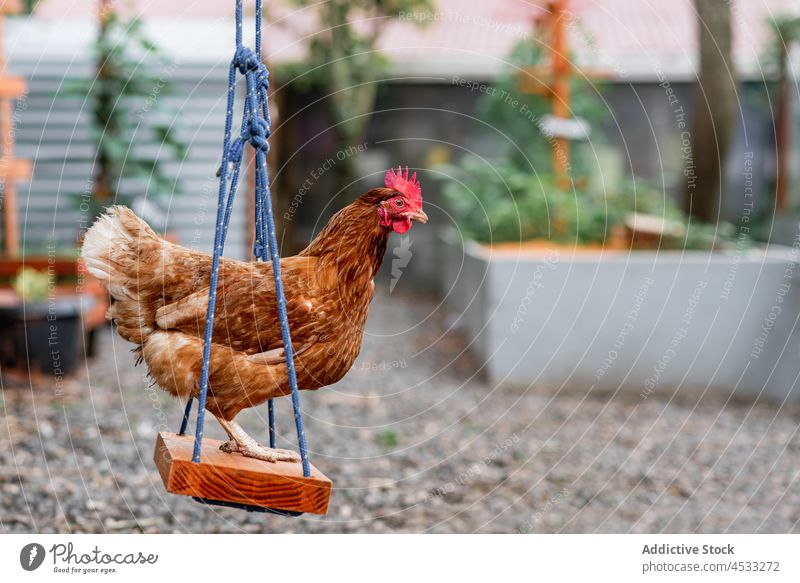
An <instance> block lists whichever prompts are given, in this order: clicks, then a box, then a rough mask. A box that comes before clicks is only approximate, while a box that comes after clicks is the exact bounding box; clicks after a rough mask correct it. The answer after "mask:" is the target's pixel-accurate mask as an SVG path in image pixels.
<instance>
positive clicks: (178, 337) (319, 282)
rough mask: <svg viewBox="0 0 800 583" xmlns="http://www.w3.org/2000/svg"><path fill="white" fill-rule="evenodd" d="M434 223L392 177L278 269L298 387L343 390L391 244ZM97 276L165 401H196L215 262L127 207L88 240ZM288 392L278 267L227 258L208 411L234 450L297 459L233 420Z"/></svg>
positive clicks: (112, 314)
mask: <svg viewBox="0 0 800 583" xmlns="http://www.w3.org/2000/svg"><path fill="white" fill-rule="evenodd" d="M412 220H417V221H420V222H423V223H424V222H426V221H427V216H426V215H425V213H424V212H423V211H422V196H421V192H420V188H419V183H418V182H416V175H414V176H412V177H411V178H410V179H409V178H408V171H407V170H406V172H405V174H401V173H394V172H393V171H390V172H389V173H387V175H386V188H375V189H372V190H370V191H368V192H367V193H365V194H364V195H362V196H361V197H360V198H358V199H357V200H356V201H355V202H353V203H352V204H350V205H349V206H347V207H345V208H344V209H342V210H341V211H339V212H338V213H337V214H336V215H334V217H333V218H332V219H331V220H330V222H329V223H328V224H327V226H326V227H325V228H324V229H323V230H322V231H321V232H320V233H319V235H318V236H317V237H316V238H315V239H314V240H313V241H312V242H311V244H310V245H309V246H308V247H307V248H306V249H305V250H303V251H302V252H301V253H300V254H298V255H296V256H294V257H286V258H283V259H281V270H282V275H283V281H284V287H285V292H286V305H287V311H288V316H289V323H290V330H291V337H292V344H293V348H294V353H295V364H296V368H297V382H298V386H299V388H300V389H304V390H315V389H319V388H320V387H324V386H326V385H330V384H332V383H335V382H337V381H338V380H340V379H341V378H342V377H343V376H344V375H345V373H346V372H347V371H348V370H349V369H350V368H351V367H352V365H353V361H354V360H355V358H356V356H358V353H359V350H360V348H361V339H362V336H363V333H364V325H365V323H366V319H367V310H368V308H369V304H370V301H371V300H372V295H373V291H374V287H375V286H374V283H373V278H374V277H375V274H376V273H377V271H378V269H379V268H380V265H381V262H382V260H383V255H384V252H385V251H386V244H387V241H388V238H389V235H390V234H391V232H392V231H394V232H398V233H404V232H406V231H407V230H408V229H409V228H410V227H411V221H412ZM82 254H83V258H84V261H85V262H86V266H87V268H88V270H89V271H90V272H91V273H92V274H93V275H95V276H96V277H98V278H100V280H101V281H103V282H104V283H105V285H106V286H107V287H108V290H109V292H110V294H111V296H112V298H113V303H112V306H111V308H110V309H109V311H108V317H109V318H110V319H112V320H113V321H114V323H115V324H116V326H117V331H118V332H119V334H120V336H122V337H123V338H125V339H126V340H128V341H130V342H133V343H134V344H137V345H138V346H137V347H136V349H135V350H136V351H137V352H138V355H139V358H140V359H142V360H144V362H145V363H146V364H147V367H148V369H149V372H150V375H151V377H152V378H153V379H154V381H155V382H156V383H157V384H158V385H159V386H160V387H161V388H163V389H164V390H165V391H167V392H169V393H170V394H172V395H173V396H175V397H180V398H182V399H187V398H188V397H189V396H195V397H196V396H197V394H198V391H199V383H200V371H201V367H202V352H203V332H204V325H205V318H206V308H207V303H208V291H209V290H208V287H209V278H210V272H211V256H210V255H209V254H207V253H202V252H199V251H194V250H191V249H187V248H186V247H182V246H180V245H176V244H173V243H169V242H167V241H165V240H164V239H162V238H161V237H159V236H158V235H157V234H156V233H155V232H154V231H153V230H152V229H151V228H150V227H149V226H148V225H147V224H146V223H145V222H144V221H143V220H141V219H140V218H139V217H137V216H136V215H135V214H134V213H133V211H131V210H130V209H128V208H126V207H122V206H117V207H112V208H110V209H109V210H108V212H107V214H105V215H103V216H101V217H100V218H99V219H98V220H97V221H96V222H95V224H94V225H93V226H92V228H91V229H89V231H88V232H87V233H86V238H85V240H84V244H83V250H82ZM289 392H290V388H289V381H288V372H287V367H286V362H285V355H284V352H283V341H282V340H281V331H280V323H279V320H278V309H277V303H276V297H275V286H274V282H273V276H272V265H271V263H262V262H251V263H246V262H241V261H235V260H232V259H224V258H223V259H222V261H221V263H220V271H219V285H218V288H217V306H216V317H215V321H214V330H213V340H212V348H211V361H210V366H209V387H208V398H207V401H206V409H207V410H208V411H209V412H210V413H212V414H213V415H214V416H215V417H216V418H217V419H218V420H219V422H220V424H221V425H222V427H223V428H224V429H225V431H226V432H227V433H228V436H229V438H230V440H229V441H228V442H227V443H225V444H224V445H223V447H222V449H224V450H225V451H229V452H240V453H242V454H243V455H246V456H248V457H254V458H258V459H263V460H267V461H276V460H291V461H296V460H297V459H298V456H297V454H295V453H294V452H292V451H287V450H276V449H270V448H266V447H263V446H261V445H259V444H258V443H256V441H255V440H253V439H252V438H251V437H250V436H248V435H247V434H246V433H245V432H244V431H243V430H242V428H241V427H240V426H239V425H238V424H237V423H236V422H235V421H234V417H236V415H237V414H238V413H239V412H240V411H241V410H242V409H246V408H248V407H255V406H257V405H260V404H261V403H263V402H265V401H266V400H268V399H272V398H273V397H278V396H281V395H286V394H288V393H289Z"/></svg>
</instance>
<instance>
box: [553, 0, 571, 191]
mask: <svg viewBox="0 0 800 583" xmlns="http://www.w3.org/2000/svg"><path fill="white" fill-rule="evenodd" d="M550 10H551V12H550V18H551V19H552V34H553V40H552V44H553V46H552V64H551V67H552V71H553V72H552V76H553V81H552V94H551V100H552V102H553V115H554V116H555V117H557V118H561V119H568V118H569V117H570V91H569V82H570V77H571V74H572V67H571V65H570V62H569V54H568V51H569V49H568V43H567V29H566V22H565V18H566V10H567V6H566V0H553V2H551V4H550ZM553 140H554V141H553V170H554V171H555V173H556V178H557V180H558V185H559V187H560V188H562V189H565V188H568V187H569V172H570V162H569V159H570V158H569V140H568V139H567V138H565V137H563V136H555V137H554V138H553Z"/></svg>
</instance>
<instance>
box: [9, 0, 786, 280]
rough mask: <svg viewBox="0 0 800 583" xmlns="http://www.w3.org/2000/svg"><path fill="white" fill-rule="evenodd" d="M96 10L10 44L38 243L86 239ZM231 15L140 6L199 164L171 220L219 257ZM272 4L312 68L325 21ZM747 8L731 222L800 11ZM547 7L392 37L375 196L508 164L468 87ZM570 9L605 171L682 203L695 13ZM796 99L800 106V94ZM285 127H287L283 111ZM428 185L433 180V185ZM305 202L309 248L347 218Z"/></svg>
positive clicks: (472, 16)
mask: <svg viewBox="0 0 800 583" xmlns="http://www.w3.org/2000/svg"><path fill="white" fill-rule="evenodd" d="M95 4H96V3H95V2H90V1H88V0H83V1H74V0H42V2H40V4H39V7H38V8H37V11H36V14H35V16H34V17H19V18H16V19H14V20H13V21H12V22H10V23H9V26H8V30H7V33H6V34H7V40H6V43H7V48H8V51H9V54H10V59H11V65H10V66H11V68H12V69H13V71H14V72H15V73H17V74H21V75H24V76H26V77H28V78H29V79H30V95H29V97H28V99H27V101H26V103H25V107H24V108H22V107H21V108H18V109H19V111H18V112H17V113H18V118H19V123H18V128H17V141H18V144H19V146H18V148H19V152H20V155H21V156H23V157H27V158H31V159H34V160H35V161H36V164H35V172H34V178H33V181H32V183H31V184H30V185H29V187H28V188H23V189H22V192H21V195H20V196H21V198H22V200H21V204H20V213H21V214H22V217H21V220H22V221H23V223H24V225H25V231H24V236H25V237H26V238H27V239H29V240H36V239H38V238H44V237H46V236H47V235H48V234H49V233H50V231H51V230H52V229H53V228H54V225H55V233H56V236H57V238H59V239H62V240H64V241H70V240H71V238H72V237H74V234H75V226H74V225H75V224H76V220H77V219H76V213H77V210H76V208H75V205H74V203H73V202H72V200H71V198H70V194H71V193H75V192H80V191H82V190H84V189H86V188H87V178H88V177H89V176H90V175H91V164H92V140H91V133H90V130H89V127H88V124H87V115H86V106H87V104H86V103H85V102H83V101H82V100H81V99H79V98H74V97H73V98H71V97H65V96H64V94H63V91H64V88H65V86H66V84H67V83H68V81H69V79H71V78H75V77H81V76H84V77H85V76H87V75H89V74H90V72H91V60H90V52H89V47H90V43H91V42H92V39H93V35H94V31H95V26H96V25H95V22H94V14H93V10H94V7H95ZM230 4H231V3H223V2H214V1H211V0H203V1H196V2H191V3H167V2H155V1H148V0H140V1H139V2H138V3H137V10H139V11H140V12H141V15H142V17H143V19H144V21H145V24H146V29H147V31H148V33H149V34H150V36H151V37H152V38H154V39H156V40H157V42H158V43H159V45H160V46H161V48H162V49H163V50H164V51H165V52H166V53H167V54H168V55H169V56H170V58H171V59H172V61H173V63H172V64H171V66H169V67H167V68H163V70H162V71H161V73H162V74H164V75H168V76H169V78H170V80H171V81H172V82H173V83H174V84H175V86H176V92H175V94H173V95H169V96H164V97H163V99H164V100H165V103H167V105H168V107H169V108H172V109H174V110H175V111H176V113H177V116H178V117H177V118H176V119H178V121H179V131H180V134H181V136H182V137H183V138H184V139H185V140H186V141H187V143H188V144H190V154H189V157H188V158H187V160H186V161H185V162H184V163H182V164H180V165H175V167H173V168H170V171H171V172H174V173H176V174H177V175H179V176H180V178H181V182H182V184H183V190H184V191H185V194H183V195H181V196H176V197H174V198H173V200H172V203H171V205H170V206H169V209H167V212H168V222H169V226H170V227H171V228H173V229H174V230H177V232H178V233H179V236H180V239H181V242H183V243H185V244H190V245H193V246H195V247H198V248H204V249H207V248H209V247H210V242H211V239H212V233H213V228H214V225H213V218H212V217H213V213H214V208H215V204H216V179H215V176H214V173H215V171H216V166H217V160H218V157H219V150H220V146H221V141H222V128H223V116H224V96H225V83H226V69H227V65H228V61H229V59H230V57H231V55H232V52H233V19H232V14H231V13H230V9H231V6H230ZM268 4H269V6H268V10H269V18H270V24H269V26H268V27H267V29H266V34H265V49H266V54H267V58H268V60H269V62H271V63H273V64H280V63H286V62H290V61H302V58H303V54H304V44H303V37H304V35H307V34H313V32H314V30H313V28H314V20H313V18H312V15H311V13H310V12H309V11H308V10H296V9H293V8H287V7H286V6H284V5H280V4H279V3H276V2H270V3H268ZM732 4H733V21H734V39H735V51H734V57H735V63H736V69H737V74H738V75H739V77H740V79H741V81H742V84H743V85H742V87H743V91H742V92H741V94H740V104H741V109H740V112H741V116H740V122H739V129H738V132H737V136H736V139H735V144H734V146H733V147H732V149H731V150H732V151H731V153H730V157H729V160H728V161H727V164H726V169H725V172H726V177H727V178H726V186H727V188H726V191H727V193H728V195H727V198H726V200H725V201H724V206H725V209H726V211H725V213H726V215H728V216H730V215H731V214H735V213H736V209H737V208H741V197H742V196H743V188H742V172H743V164H742V160H743V159H744V156H745V153H746V152H755V153H756V156H755V158H754V163H753V168H752V171H753V175H754V176H753V180H754V190H755V191H756V192H757V193H762V194H763V193H767V192H769V188H770V185H771V184H772V182H773V180H774V166H775V161H774V160H775V158H774V127H773V126H774V124H773V122H772V115H773V114H772V112H771V109H770V104H769V102H768V101H767V100H765V98H764V95H765V94H764V91H763V88H764V87H765V75H766V73H765V71H764V68H763V56H764V51H765V50H766V43H767V41H768V39H769V28H768V24H767V23H768V20H769V19H770V18H773V17H775V16H777V15H779V14H785V13H787V12H790V11H791V10H796V9H797V4H796V2H794V1H792V0H769V1H766V0H765V1H763V2H750V1H746V0H737V1H735V2H733V3H732ZM544 5H545V3H544V2H522V1H518V0H497V1H494V2H485V1H483V2H480V1H473V0H469V1H459V0H439V1H438V2H437V7H438V10H437V12H435V13H433V14H426V13H422V14H406V15H403V17H402V18H401V19H399V20H397V21H395V22H393V23H392V24H391V25H390V26H389V28H388V29H387V31H386V33H385V34H384V35H382V36H381V38H380V42H379V46H380V48H381V50H383V51H384V52H385V54H386V55H387V57H388V58H389V59H390V61H391V68H390V72H389V74H388V78H387V79H386V86H385V88H384V89H383V90H382V91H381V92H380V94H379V97H378V103H377V106H376V111H375V114H374V116H373V118H372V122H371V126H370V130H369V135H368V138H367V145H368V147H367V148H366V149H365V150H364V151H363V152H360V153H358V156H359V167H360V169H361V170H362V174H363V175H364V176H365V177H367V178H366V179H365V180H364V181H363V182H364V186H367V185H368V184H372V183H374V182H375V180H376V178H375V175H374V174H372V173H375V172H378V171H380V170H381V169H385V168H386V167H388V166H389V165H391V164H397V163H403V164H408V165H411V166H418V167H425V165H426V164H428V163H429V162H431V161H432V160H436V161H442V160H443V159H447V158H453V157H456V156H458V155H459V153H460V152H461V151H463V150H465V149H474V150H476V151H478V152H484V153H490V152H491V151H492V148H493V147H494V144H495V141H494V140H495V139H496V138H495V137H493V136H492V133H491V132H487V131H486V128H485V127H483V126H482V124H481V121H480V120H479V119H475V118H474V114H475V102H476V99H477V98H478V97H479V95H480V93H479V92H477V91H471V90H470V89H469V88H468V87H464V86H462V85H461V84H459V83H458V80H459V79H470V80H475V81H482V82H491V81H492V80H493V79H494V78H496V77H497V76H498V75H500V74H501V73H503V72H504V71H506V70H507V67H508V63H507V60H506V57H507V55H508V54H509V51H510V50H511V48H512V47H513V46H514V45H515V44H517V43H518V42H520V41H522V40H524V39H530V38H532V30H533V29H532V22H533V20H534V19H535V18H536V17H538V16H540V15H541V14H542V12H543V11H544V10H545V8H544V7H543V6H544ZM570 11H571V13H572V15H573V18H571V20H570V23H569V33H570V41H571V47H572V48H573V50H574V53H575V58H576V60H577V63H578V65H579V66H581V67H586V68H591V69H594V70H601V71H603V72H604V81H605V82H606V83H608V84H609V87H610V88H609V90H608V92H607V94H606V100H607V102H608V106H609V114H608V122H607V124H606V127H604V128H602V133H603V134H604V136H605V140H604V141H605V142H606V146H605V152H606V155H605V158H604V159H607V160H608V164H609V165H610V166H612V167H613V166H615V165H616V166H617V167H618V172H617V174H618V175H620V176H621V175H622V174H624V173H626V172H631V171H632V172H634V173H636V174H637V175H639V176H642V177H649V178H653V179H656V178H657V179H658V180H659V182H660V181H661V178H662V177H663V179H664V181H665V184H666V186H667V188H668V189H669V190H670V191H671V192H674V193H677V192H679V191H680V189H681V185H682V182H681V179H682V175H681V167H682V166H681V160H680V155H681V154H680V140H681V136H680V133H681V132H680V130H679V128H678V126H677V124H676V118H675V111H674V110H675V106H676V103H675V102H674V101H670V99H668V97H667V96H666V94H665V87H666V86H667V85H669V87H670V88H672V89H673V91H674V95H675V98H676V99H677V103H678V104H679V105H680V106H682V107H683V108H684V110H685V112H686V114H687V116H690V115H691V106H692V101H693V94H692V82H693V80H694V79H695V78H696V62H697V58H696V53H697V41H696V37H697V34H696V28H697V23H696V20H695V15H694V12H693V8H692V3H691V1H690V0H680V1H677V2H676V1H666V0H665V1H660V2H641V1H638V0H608V1H604V2H591V1H588V0H575V1H574V2H572V3H571V5H570ZM415 23H416V24H419V23H423V24H424V25H425V26H421V27H420V26H415ZM534 40H535V39H534ZM794 62H795V63H798V61H797V60H795V61H794ZM798 64H800V63H798ZM143 66H147V64H146V63H144V64H143ZM793 101H794V102H796V101H797V90H796V88H795V90H794V92H793ZM277 115H278V119H279V115H280V113H279V112H278V113H277ZM325 124H326V120H325V116H324V113H323V112H321V111H320V110H319V108H314V107H313V106H310V107H309V109H308V110H307V114H306V115H304V117H303V119H302V120H301V121H300V123H298V124H297V125H296V129H295V130H294V131H296V133H297V135H296V137H295V138H294V139H293V141H292V143H293V144H294V147H295V148H296V149H295V151H294V152H293V154H294V158H293V165H294V166H293V170H292V171H293V172H294V174H295V179H294V183H295V187H296V188H298V189H299V188H302V184H303V180H301V178H302V177H303V176H306V175H310V174H311V173H312V172H314V171H315V169H316V168H318V167H319V166H320V165H321V164H323V162H324V161H325V160H326V159H327V158H329V157H331V156H335V155H336V152H335V151H332V150H334V149H335V148H336V145H335V144H334V142H333V141H332V140H331V139H330V136H327V135H326V131H325V130H326V126H325ZM137 147H142V148H147V147H155V146H154V145H153V144H138V145H137ZM281 171H283V168H281ZM611 174H613V172H611ZM425 177H426V178H428V179H430V175H429V174H426V176H425ZM794 184H797V179H796V176H795V178H794ZM423 185H425V183H424V184H423ZM793 190H794V191H795V192H797V191H798V189H793ZM794 196H795V197H797V195H794ZM301 198H302V202H301V203H300V204H299V205H298V209H297V213H296V223H297V226H298V228H297V229H295V230H294V231H293V233H294V236H295V237H296V238H297V239H298V241H302V240H303V239H305V238H307V237H308V236H309V234H310V233H311V231H313V229H314V228H315V225H317V224H318V221H319V220H321V219H322V220H324V218H325V217H326V216H327V215H328V214H330V213H331V212H332V211H333V206H332V205H331V202H330V201H331V196H330V192H329V183H328V181H327V179H326V178H325V177H324V176H323V177H321V178H320V179H319V180H315V181H314V184H313V185H312V187H311V188H310V189H308V192H307V193H304V196H303V197H301ZM426 200H430V201H431V202H432V204H433V205H436V204H438V198H437V197H436V193H435V188H429V189H428V190H427V191H426ZM794 202H795V203H800V200H795V201H794ZM54 208H55V209H56V211H57V213H56V214H55V223H54ZM246 208H247V205H246V202H245V200H244V197H240V201H239V210H238V211H237V213H236V217H235V219H234V221H235V222H234V224H233V228H232V229H231V231H230V240H229V244H228V246H227V249H228V251H229V252H230V254H232V255H234V256H240V257H244V256H246V255H247V235H246V229H245V228H244V225H245V224H246V221H247V213H246V212H245V209H246ZM431 214H433V215H438V218H439V220H440V221H444V220H446V219H445V215H444V213H442V212H437V211H436V210H435V209H433V212H432V213H431ZM317 228H318V227H317ZM432 236H433V229H427V230H425V229H415V230H414V237H423V239H421V240H420V243H418V244H417V245H416V247H415V250H418V251H419V253H420V254H421V255H422V256H423V257H421V258H420V257H417V258H416V259H415V261H414V262H413V264H412V266H411V271H412V272H414V271H415V270H416V273H417V275H423V276H424V275H426V271H427V274H430V273H431V270H434V269H435V265H434V264H433V261H424V259H425V255H426V252H425V250H424V249H425V248H426V246H427V245H426V242H425V241H424V238H429V237H432ZM420 259H422V260H420Z"/></svg>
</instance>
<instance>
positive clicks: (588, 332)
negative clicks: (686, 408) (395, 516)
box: [440, 234, 800, 401]
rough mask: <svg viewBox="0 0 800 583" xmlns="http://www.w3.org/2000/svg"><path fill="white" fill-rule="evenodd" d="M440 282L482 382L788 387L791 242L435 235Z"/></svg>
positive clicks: (796, 364)
mask: <svg viewBox="0 0 800 583" xmlns="http://www.w3.org/2000/svg"><path fill="white" fill-rule="evenodd" d="M443 249H444V254H445V256H444V268H443V269H442V270H441V272H440V273H441V277H440V287H441V291H442V293H443V295H444V297H445V298H446V299H445V305H446V306H447V309H448V311H449V312H450V313H451V315H452V317H453V318H454V322H456V323H457V325H459V326H460V327H462V328H463V329H464V330H465V331H466V333H467V334H468V335H469V338H470V339H471V345H470V348H471V350H472V352H473V353H474V354H475V355H476V356H477V357H478V358H479V359H480V361H481V363H483V364H484V365H485V367H484V370H485V372H486V374H487V375H488V378H489V380H490V381H492V382H494V383H498V382H510V383H515V384H524V385H530V384H545V385H550V386H555V387H562V386H570V385H572V386H580V387H584V388H590V389H598V390H612V391H616V390H618V389H619V390H624V391H630V392H632V393H635V394H639V395H640V396H641V397H642V398H647V397H649V396H651V395H653V394H654V393H656V392H659V393H661V394H663V395H670V394H671V393H672V391H673V390H675V389H677V388H680V389H681V391H682V393H684V392H687V391H692V392H696V393H701V392H703V391H704V390H706V389H714V390H722V391H725V392H727V393H735V394H736V395H737V396H743V397H748V398H753V397H755V398H769V399H772V400H777V401H783V400H784V399H788V400H798V399H800V390H797V389H796V387H797V385H798V377H800V352H799V350H800V343H799V340H800V338H799V335H798V319H799V318H800V282H799V281H798V277H799V276H800V274H798V271H800V266H798V265H797V260H798V257H800V241H798V242H797V244H796V245H795V246H794V247H778V248H776V247H772V248H770V249H769V250H764V249H736V250H732V251H726V252H713V253H710V252H705V251H688V252H679V251H678V252H673V251H670V252H658V253H657V252H649V251H634V252H630V253H628V252H599V251H598V252H586V251H576V252H573V251H572V250H568V251H566V250H560V251H549V250H545V251H526V250H518V249H513V250H504V251H496V250H492V249H489V248H487V247H483V246H481V245H478V244H476V243H473V242H469V241H467V242H462V241H460V240H458V239H457V238H455V237H453V236H452V234H447V235H445V236H444V241H443Z"/></svg>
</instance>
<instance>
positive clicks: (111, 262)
mask: <svg viewBox="0 0 800 583" xmlns="http://www.w3.org/2000/svg"><path fill="white" fill-rule="evenodd" d="M162 244H164V241H163V239H161V238H160V237H159V236H158V235H156V233H155V232H154V231H153V230H152V229H151V228H150V227H149V226H148V225H147V223H145V222H144V221H143V220H142V219H140V218H139V217H137V216H136V215H135V214H134V213H133V211H131V210H130V209H129V208H127V207H124V206H112V207H110V208H109V209H108V211H107V212H106V214H104V215H102V216H100V217H99V218H98V219H97V221H95V223H94V225H92V227H91V228H90V229H89V230H88V231H87V232H86V236H85V237H84V241H83V249H82V251H81V255H82V257H83V261H84V263H85V264H86V268H87V270H88V271H89V273H91V274H92V275H94V276H95V277H96V278H98V279H99V280H100V281H102V282H103V283H104V284H105V285H106V287H107V288H108V291H109V293H110V294H111V297H112V298H113V300H114V304H113V305H112V307H111V308H110V309H109V311H108V317H109V318H110V319H113V320H114V322H115V323H116V324H117V329H118V332H119V333H120V335H121V336H123V337H124V338H126V339H127V340H129V341H131V342H135V343H137V344H141V343H142V342H144V340H145V339H146V337H147V335H148V334H149V333H150V332H151V331H152V320H153V317H154V315H153V314H152V313H150V312H151V310H150V309H148V306H147V305H143V304H142V303H140V300H141V299H143V298H141V297H140V289H141V283H142V282H141V279H142V276H143V274H142V273H140V269H141V268H142V267H143V265H142V264H141V261H140V257H141V256H142V254H143V251H158V250H160V249H161V246H162ZM145 254H146V255H152V254H151V253H145Z"/></svg>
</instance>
